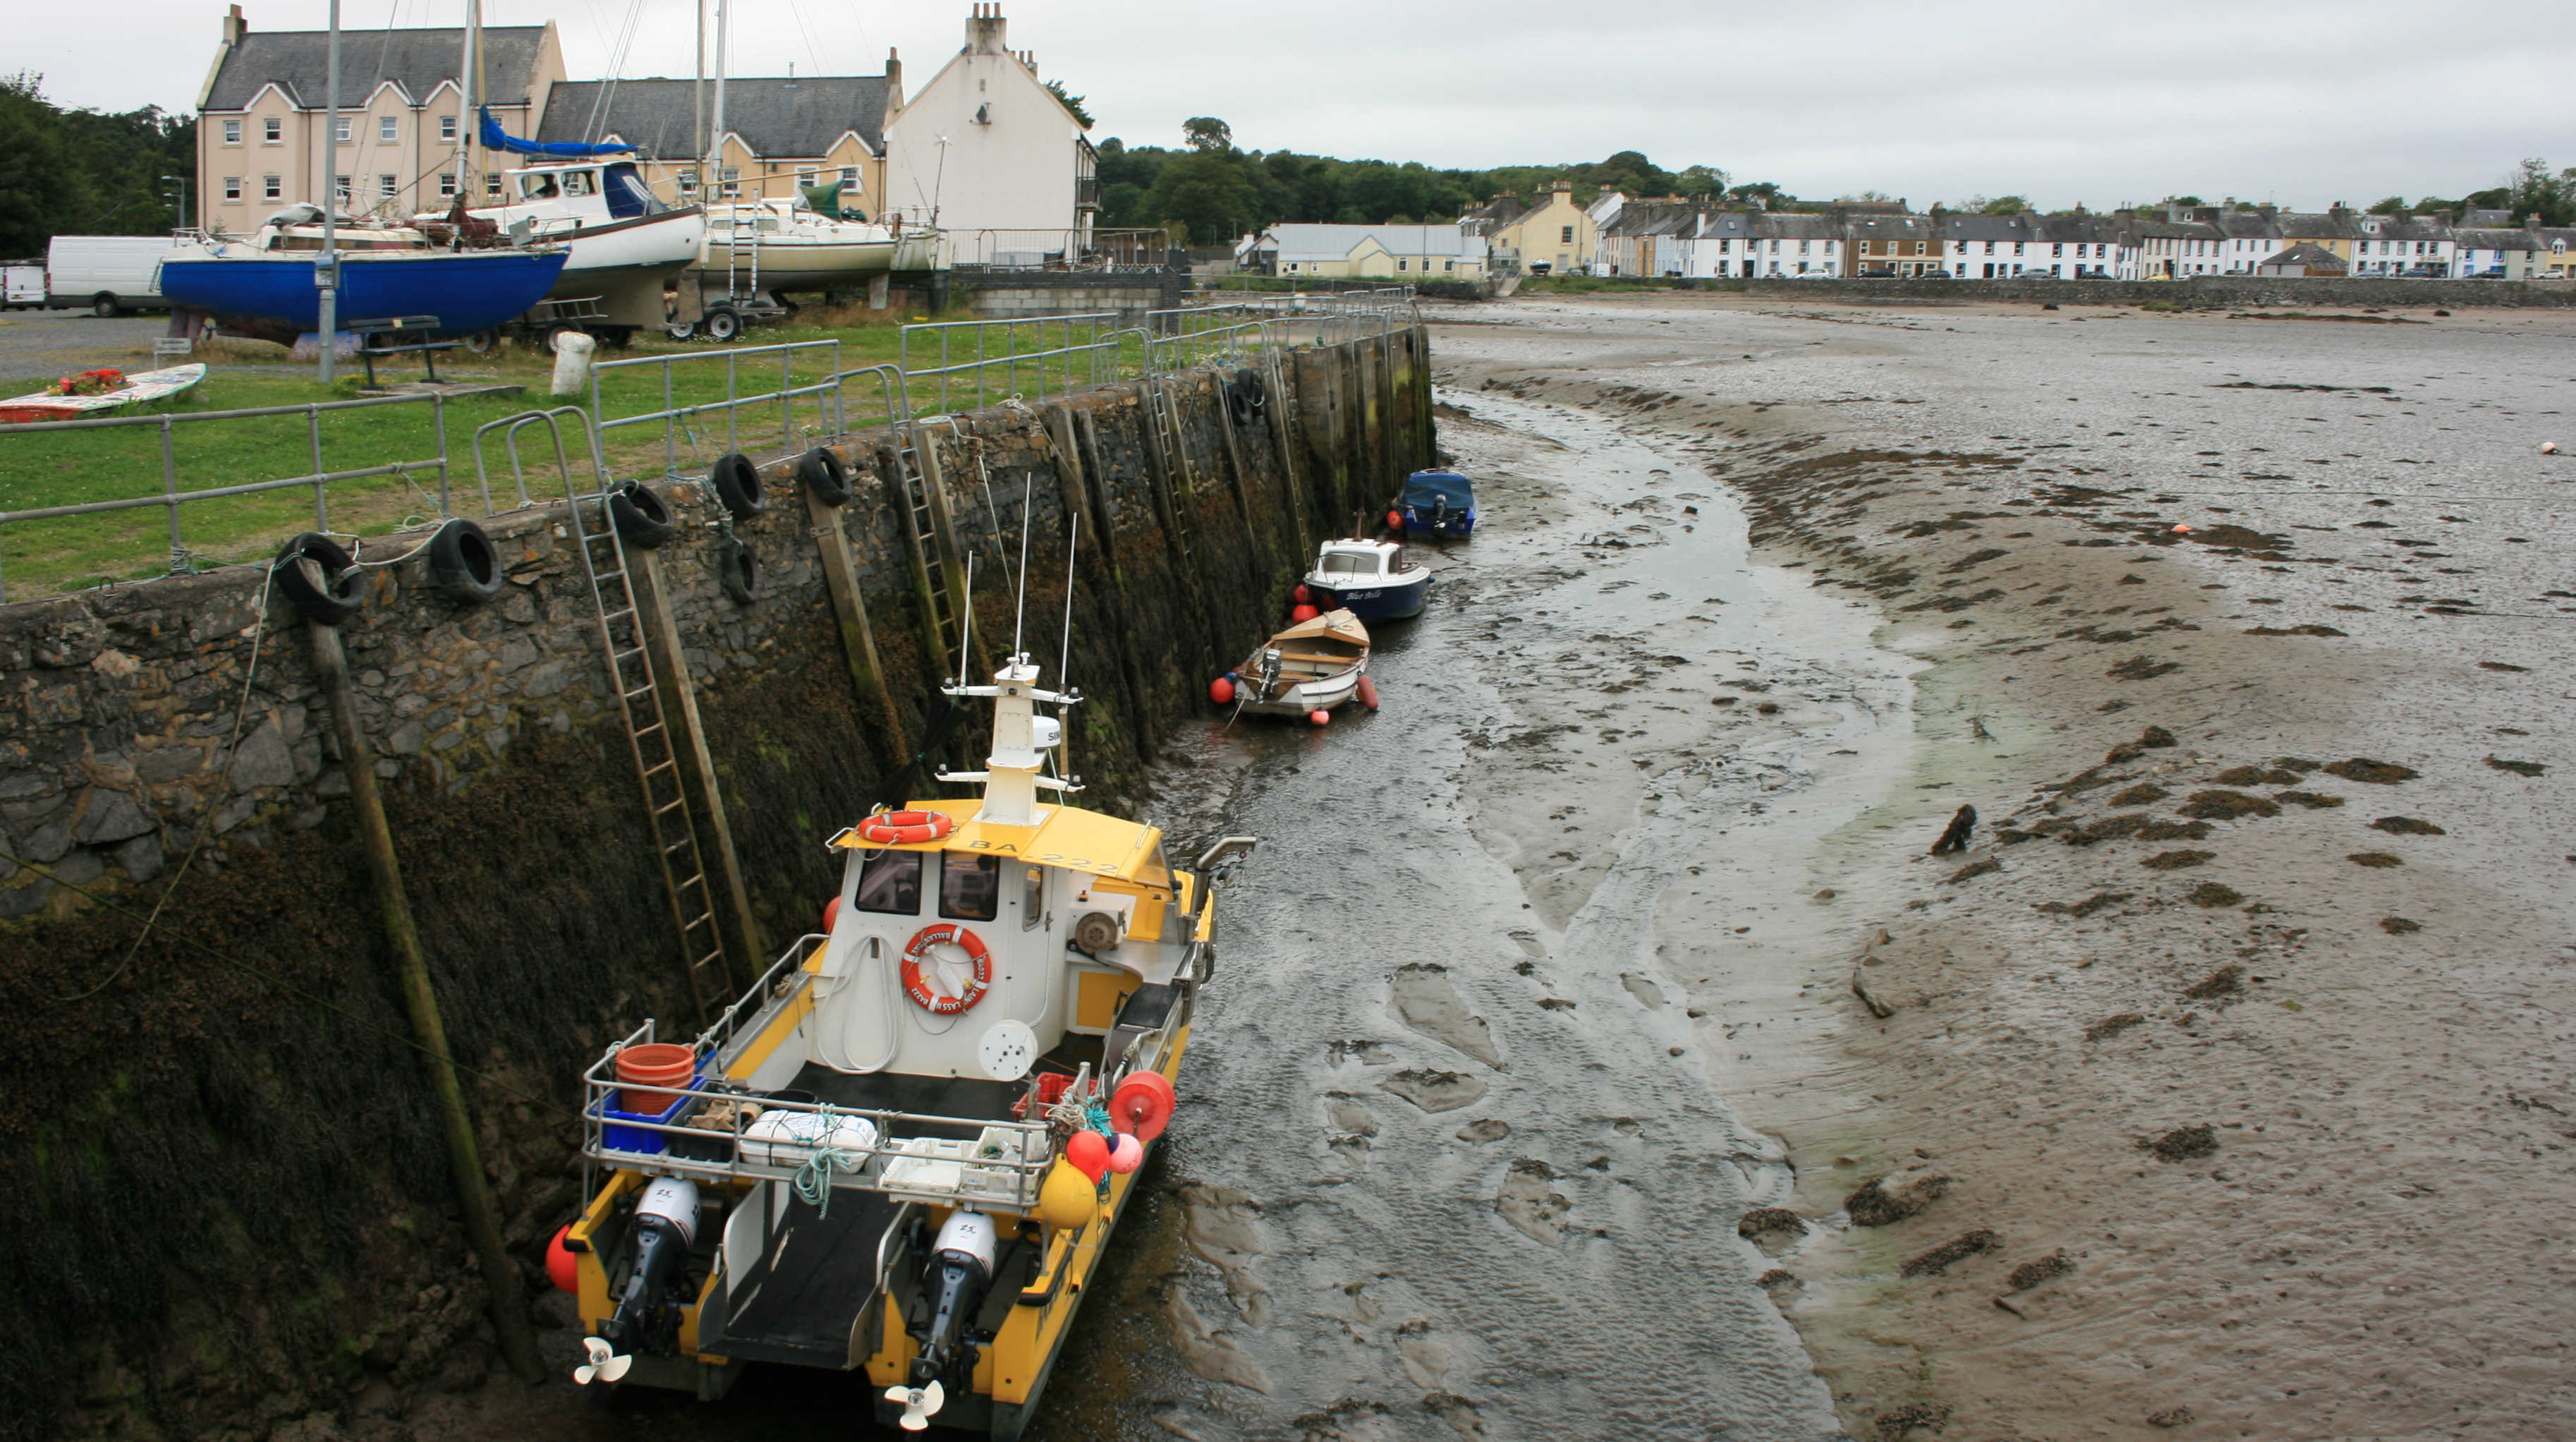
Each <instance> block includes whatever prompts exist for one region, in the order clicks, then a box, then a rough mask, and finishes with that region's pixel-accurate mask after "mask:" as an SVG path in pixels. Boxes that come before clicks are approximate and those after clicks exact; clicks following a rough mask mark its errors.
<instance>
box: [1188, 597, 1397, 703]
mask: <svg viewBox="0 0 2576 1442" xmlns="http://www.w3.org/2000/svg"><path fill="white" fill-rule="evenodd" d="M1368 656H1369V633H1368V628H1367V627H1366V626H1363V625H1361V624H1360V620H1359V617H1357V616H1354V615H1352V614H1351V613H1350V612H1348V611H1342V610H1335V611H1327V612H1325V613H1324V614H1322V615H1320V616H1317V617H1315V618H1313V619H1312V620H1306V621H1300V622H1298V623H1297V624H1296V625H1294V626H1291V627H1289V628H1288V629H1287V630H1285V631H1282V632H1280V633H1279V634H1278V635H1276V636H1273V637H1271V638H1270V639H1269V641H1267V642H1266V643H1264V644H1263V645H1262V646H1260V647H1259V648H1258V649H1256V650H1255V651H1254V652H1253V653H1252V654H1251V655H1249V656H1247V657H1245V658H1244V660H1243V664H1242V665H1241V666H1239V667H1237V668H1236V669H1235V670H1234V671H1232V672H1230V673H1229V674H1227V675H1226V676H1224V677H1222V678H1221V679H1219V680H1218V681H1217V682H1216V683H1215V684H1214V685H1212V686H1210V687H1209V688H1208V693H1209V696H1210V698H1211V699H1213V700H1215V701H1216V702H1217V704H1219V705H1226V704H1228V703H1232V704H1233V705H1234V707H1235V709H1236V712H1237V714H1242V713H1244V712H1249V713H1251V714H1252V715H1255V716H1303V717H1305V718H1306V719H1307V720H1309V721H1312V722H1314V723H1315V724H1316V725H1318V726H1321V725H1324V724H1325V723H1326V722H1328V721H1330V720H1331V719H1332V714H1333V712H1334V711H1335V710H1336V709H1338V708H1340V707H1342V706H1346V705H1348V704H1350V703H1351V702H1352V701H1353V700H1357V701H1358V702H1359V703H1360V704H1361V705H1363V706H1366V707H1368V708H1369V709H1370V710H1372V711H1374V710H1376V709H1377V687H1376V686H1375V685H1374V684H1372V683H1371V682H1370V680H1369V678H1368Z"/></svg>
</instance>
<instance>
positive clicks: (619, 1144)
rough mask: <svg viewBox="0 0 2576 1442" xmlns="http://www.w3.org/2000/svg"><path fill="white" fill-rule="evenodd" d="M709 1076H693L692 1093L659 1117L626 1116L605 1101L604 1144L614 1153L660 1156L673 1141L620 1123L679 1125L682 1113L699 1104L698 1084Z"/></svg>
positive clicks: (601, 1106) (602, 1114) (644, 1114)
mask: <svg viewBox="0 0 2576 1442" xmlns="http://www.w3.org/2000/svg"><path fill="white" fill-rule="evenodd" d="M705 1076H706V1073H704V1072H703V1071H701V1072H699V1073H697V1074H695V1075H693V1076H691V1077H690V1078H689V1092H688V1093H685V1094H683V1095H682V1096H681V1097H680V1099H679V1100H677V1101H675V1102H673V1103H671V1105H670V1107H669V1108H668V1109H667V1110H665V1111H663V1112H661V1113H659V1114H658V1115H657V1114H655V1113H652V1112H622V1111H619V1110H618V1109H617V1108H615V1107H613V1106H610V1105H609V1104H608V1102H607V1100H606V1099H605V1098H603V1099H601V1101H600V1103H599V1115H600V1119H601V1120H602V1121H604V1122H606V1123H607V1125H606V1126H604V1127H602V1128H601V1129H600V1131H601V1144H602V1145H604V1146H606V1147H607V1148H608V1149H609V1150H610V1151H613V1152H634V1153H636V1154H637V1155H639V1156H653V1155H657V1154H658V1153H660V1152H661V1151H662V1149H663V1145H664V1144H665V1143H667V1142H668V1141H670V1140H671V1138H670V1136H669V1135H668V1134H667V1133H664V1132H657V1131H648V1130H646V1129H645V1128H643V1127H638V1126H619V1125H618V1123H619V1122H649V1123H652V1124H653V1125H655V1126H665V1127H667V1126H672V1125H675V1124H677V1123H678V1121H679V1120H680V1113H682V1112H684V1111H687V1110H688V1109H689V1106H690V1104H691V1103H693V1102H695V1101H697V1100H698V1098H697V1097H696V1096H695V1095H694V1093H695V1092H696V1091H697V1088H698V1083H699V1082H701V1081H703V1080H704V1079H705ZM611 1095H615V1093H611Z"/></svg>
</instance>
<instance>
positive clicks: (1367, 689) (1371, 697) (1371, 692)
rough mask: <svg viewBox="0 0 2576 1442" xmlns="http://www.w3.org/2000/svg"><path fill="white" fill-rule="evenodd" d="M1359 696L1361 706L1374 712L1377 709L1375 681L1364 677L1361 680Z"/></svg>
mask: <svg viewBox="0 0 2576 1442" xmlns="http://www.w3.org/2000/svg"><path fill="white" fill-rule="evenodd" d="M1359 695H1360V704H1361V705H1363V706H1366V707H1367V708H1369V709H1370V710H1372V711H1374V710H1376V709H1377V683H1376V682H1375V681H1372V680H1370V679H1369V678H1367V677H1366V676H1362V677H1361V678H1360V691H1359Z"/></svg>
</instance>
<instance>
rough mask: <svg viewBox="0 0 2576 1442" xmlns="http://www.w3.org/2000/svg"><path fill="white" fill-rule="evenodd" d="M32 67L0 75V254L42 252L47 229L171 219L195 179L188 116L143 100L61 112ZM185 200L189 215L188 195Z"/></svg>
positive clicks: (133, 231) (192, 124)
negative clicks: (105, 109)
mask: <svg viewBox="0 0 2576 1442" xmlns="http://www.w3.org/2000/svg"><path fill="white" fill-rule="evenodd" d="M43 79H44V77H43V76H41V75H37V74H34V73H32V72H22V73H20V74H17V75H8V76H0V155H5V156H7V157H8V159H7V160H6V161H5V162H0V256H29V255H42V254H43V253H44V250H45V243H46V242H47V241H49V240H51V239H53V238H54V237H55V236H57V235H155V234H159V233H162V232H164V231H168V230H171V229H173V228H174V227H176V226H177V225H178V224H179V204H178V199H179V186H178V184H177V183H175V182H172V181H169V180H165V179H163V177H164V176H172V175H182V176H186V177H188V178H189V184H190V185H194V184H195V178H196V174H197V122H196V121H195V120H194V119H192V118H188V117H183V116H176V115H164V114H162V113H161V109H160V107H159V106H155V105H147V106H145V107H143V108H142V109H141V110H129V111H126V112H125V113H123V114H121V115H104V114H101V113H100V112H98V111H95V110H66V109H64V108H63V107H62V106H59V105H56V104H54V103H53V102H52V101H50V100H47V99H46V98H45V97H44V95H43V94H42V93H41V89H40V86H41V83H42V81H43ZM189 199H190V212H191V216H190V218H191V219H193V218H194V210H195V204H194V202H195V199H196V198H195V197H194V196H193V195H191V196H190V197H189Z"/></svg>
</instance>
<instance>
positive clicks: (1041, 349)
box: [895, 310, 1120, 411]
mask: <svg viewBox="0 0 2576 1442" xmlns="http://www.w3.org/2000/svg"><path fill="white" fill-rule="evenodd" d="M1119 318H1120V317H1119V312H1117V311H1114V310H1103V311H1088V312H1084V313H1081V314H1077V315H1051V316H1036V317H1031V318H1028V319H1024V320H942V321H924V322H921V323H918V324H914V325H907V326H905V327H904V328H903V331H902V333H901V335H900V336H899V337H898V339H897V341H896V349H895V357H896V358H895V365H896V368H897V369H899V370H901V371H902V372H903V374H904V375H905V376H906V377H908V378H911V379H914V380H923V381H927V380H931V379H933V378H936V379H937V381H938V382H939V398H938V400H937V402H936V404H937V406H938V408H939V409H940V410H942V411H945V410H948V409H949V408H950V405H949V395H950V388H951V383H952V381H963V380H964V379H966V378H968V377H972V378H973V380H974V384H975V402H974V403H975V405H976V406H979V407H980V406H982V405H983V404H984V395H985V387H986V385H987V384H988V383H989V384H992V385H994V386H996V387H998V389H999V392H1000V395H1002V396H1005V397H1008V396H1018V395H1027V394H1030V392H1029V391H1027V390H1026V389H1024V387H1023V382H1024V381H1025V383H1026V385H1028V386H1034V387H1035V391H1034V394H1036V395H1039V396H1043V395H1045V394H1047V386H1048V382H1049V380H1050V379H1052V380H1053V381H1054V383H1055V387H1056V389H1057V390H1059V391H1069V390H1074V389H1077V388H1079V387H1082V386H1095V385H1105V384H1107V383H1109V382H1110V381H1114V380H1117V379H1119V378H1120V377H1119V376H1118V375H1117V374H1116V365H1115V361H1116V350H1115V348H1114V347H1104V346H1103V344H1102V338H1103V336H1104V335H1106V334H1109V333H1112V331H1113V328H1114V327H1116V326H1117V324H1118V321H1119ZM1104 355H1106V356H1108V357H1109V358H1110V368H1109V373H1107V374H1104V373H1103V371H1102V357H1103V356H1104ZM916 358H917V362H916ZM996 372H998V374H996Z"/></svg>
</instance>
